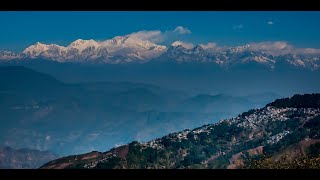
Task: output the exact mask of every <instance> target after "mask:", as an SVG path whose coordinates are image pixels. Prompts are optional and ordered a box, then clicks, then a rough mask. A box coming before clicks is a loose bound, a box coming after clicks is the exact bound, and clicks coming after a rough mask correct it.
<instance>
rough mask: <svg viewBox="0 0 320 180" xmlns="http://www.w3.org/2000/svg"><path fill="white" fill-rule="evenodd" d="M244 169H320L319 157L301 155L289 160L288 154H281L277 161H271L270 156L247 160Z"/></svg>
mask: <svg viewBox="0 0 320 180" xmlns="http://www.w3.org/2000/svg"><path fill="white" fill-rule="evenodd" d="M244 168H245V169H320V157H319V156H318V157H310V156H302V157H299V158H296V159H294V160H289V159H288V156H283V157H282V158H281V159H280V160H278V161H273V160H272V159H271V158H270V157H266V156H264V157H262V158H260V159H258V160H253V161H251V162H248V163H247V164H246V165H245V166H244Z"/></svg>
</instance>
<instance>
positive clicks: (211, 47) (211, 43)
mask: <svg viewBox="0 0 320 180" xmlns="http://www.w3.org/2000/svg"><path fill="white" fill-rule="evenodd" d="M200 46H201V47H202V48H203V49H205V50H206V49H215V48H217V43H213V42H209V43H207V44H200Z"/></svg>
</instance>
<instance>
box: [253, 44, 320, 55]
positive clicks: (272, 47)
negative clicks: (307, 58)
mask: <svg viewBox="0 0 320 180" xmlns="http://www.w3.org/2000/svg"><path fill="white" fill-rule="evenodd" d="M249 45H250V47H249V49H250V50H253V51H261V52H264V53H267V54H271V55H274V56H279V55H285V54H300V55H320V49H315V48H296V47H294V46H293V45H291V44H289V43H288V42H286V41H265V42H259V43H250V44H249Z"/></svg>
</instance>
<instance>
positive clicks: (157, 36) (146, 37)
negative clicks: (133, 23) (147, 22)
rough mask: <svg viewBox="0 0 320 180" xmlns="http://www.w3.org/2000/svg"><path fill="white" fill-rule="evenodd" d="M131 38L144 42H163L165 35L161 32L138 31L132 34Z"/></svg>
mask: <svg viewBox="0 0 320 180" xmlns="http://www.w3.org/2000/svg"><path fill="white" fill-rule="evenodd" d="M129 36H130V38H133V39H139V40H142V41H150V42H162V41H163V33H162V32H161V31H159V30H155V31H145V30H143V31H138V32H134V33H131V34H130V35H129Z"/></svg>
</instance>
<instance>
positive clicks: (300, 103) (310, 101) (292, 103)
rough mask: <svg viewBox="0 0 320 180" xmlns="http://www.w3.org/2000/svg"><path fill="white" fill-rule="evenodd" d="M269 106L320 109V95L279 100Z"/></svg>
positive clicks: (295, 96)
mask: <svg viewBox="0 0 320 180" xmlns="http://www.w3.org/2000/svg"><path fill="white" fill-rule="evenodd" d="M267 106H274V107H278V108H286V107H292V108H320V94H319V93H318V94H304V95H299V94H296V95H294V96H292V97H291V98H283V99H277V100H275V101H274V102H272V103H269V104H267Z"/></svg>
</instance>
